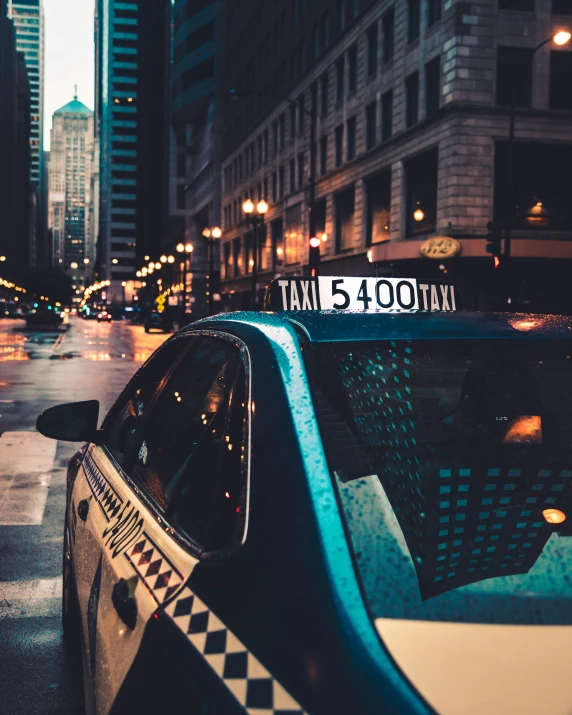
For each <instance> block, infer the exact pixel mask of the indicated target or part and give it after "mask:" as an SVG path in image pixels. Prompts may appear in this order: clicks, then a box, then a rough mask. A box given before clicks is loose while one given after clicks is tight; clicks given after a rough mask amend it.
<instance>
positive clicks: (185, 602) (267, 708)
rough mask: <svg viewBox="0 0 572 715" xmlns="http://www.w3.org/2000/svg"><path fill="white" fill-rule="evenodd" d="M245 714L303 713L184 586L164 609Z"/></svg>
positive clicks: (276, 714)
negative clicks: (222, 682)
mask: <svg viewBox="0 0 572 715" xmlns="http://www.w3.org/2000/svg"><path fill="white" fill-rule="evenodd" d="M165 613H167V614H168V615H169V616H170V617H171V618H172V619H173V620H174V622H175V623H176V624H177V626H178V627H179V628H180V629H181V630H182V631H183V633H185V634H186V636H187V638H188V639H189V640H190V641H191V643H192V644H193V645H194V646H195V648H196V649H197V650H198V651H199V653H200V654H201V655H202V656H203V658H204V659H205V660H206V661H207V663H208V664H209V665H210V666H211V668H212V669H213V670H214V671H215V673H216V674H217V675H218V677H219V678H221V679H222V680H223V681H224V684H225V685H226V687H227V688H228V689H229V690H230V691H231V693H232V694H233V695H234V697H235V698H236V699H237V700H238V702H239V703H240V704H241V705H242V706H243V707H244V709H245V711H246V712H247V713H249V715H305V713H304V710H303V709H302V708H301V707H300V705H298V703H297V702H296V701H295V700H294V699H293V698H292V697H291V696H290V695H289V694H288V693H287V692H286V691H285V690H284V688H283V687H282V686H281V685H280V684H279V683H278V682H277V681H276V680H275V679H274V678H273V677H272V676H271V675H270V673H269V672H268V671H267V670H266V668H265V667H264V666H263V665H262V664H261V663H260V662H259V661H258V660H257V659H256V658H255V657H254V656H253V655H252V653H249V652H248V650H247V649H246V648H245V646H244V645H243V644H242V643H241V642H240V641H239V640H238V638H236V636H234V635H233V634H232V633H231V632H230V631H229V630H228V628H227V627H226V626H225V625H224V623H222V622H221V621H220V620H219V619H218V618H217V617H216V616H215V614H214V613H213V612H212V611H210V610H209V609H208V607H207V606H205V604H204V603H203V602H202V601H201V600H200V599H199V598H198V597H197V596H195V594H194V593H193V592H192V591H191V589H190V588H189V587H188V586H185V588H184V589H183V590H182V591H181V593H180V595H179V596H178V598H176V599H175V600H173V601H172V602H171V603H170V604H169V605H168V606H167V608H166V609H165Z"/></svg>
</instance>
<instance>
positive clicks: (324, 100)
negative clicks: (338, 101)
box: [320, 72, 328, 117]
mask: <svg viewBox="0 0 572 715" xmlns="http://www.w3.org/2000/svg"><path fill="white" fill-rule="evenodd" d="M320 111H321V113H322V116H323V117H325V116H326V114H327V113H328V73H327V72H324V73H323V74H322V75H321V76H320Z"/></svg>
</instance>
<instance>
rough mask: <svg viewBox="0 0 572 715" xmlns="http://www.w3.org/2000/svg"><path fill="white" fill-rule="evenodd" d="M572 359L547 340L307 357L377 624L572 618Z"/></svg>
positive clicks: (397, 344)
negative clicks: (380, 621) (412, 620)
mask: <svg viewBox="0 0 572 715" xmlns="http://www.w3.org/2000/svg"><path fill="white" fill-rule="evenodd" d="M569 351H570V346H569V345H568V343H567V342H565V341H546V340H543V341H542V342H539V341H528V340H527V341H523V340H519V341H502V340H497V341H495V342H494V343H492V341H463V340H455V341H453V340H449V341H405V340H404V341H386V342H376V343H373V344H372V343H367V344H365V343H355V344H349V343H346V344H337V345H331V344H329V345H327V346H325V345H324V344H322V345H320V344H317V345H315V346H312V348H311V349H310V350H309V351H306V363H307V366H308V371H309V376H310V380H311V384H312V390H313V394H314V402H315V404H316V409H317V414H318V420H319V423H320V429H321V431H322V435H323V438H324V443H325V447H326V451H327V456H328V460H329V464H330V468H331V470H332V472H333V473H334V474H335V479H336V482H337V485H338V490H339V494H340V498H341V502H342V504H343V508H344V515H345V519H346V522H347V525H348V528H349V531H350V534H351V541H352V546H353V550H354V555H355V558H356V563H357V566H358V570H359V573H360V575H361V578H362V581H363V585H364V590H365V592H366V594H367V597H368V601H369V604H370V607H371V609H372V611H373V612H374V614H375V615H376V616H380V617H399V618H416V619H424V620H427V619H429V620H432V619H435V620H460V621H469V622H475V621H478V622H492V623H494V622H503V623H544V624H547V623H572V609H571V608H570V601H569V599H570V597H571V594H572V589H571V583H570V575H569V573H568V569H567V564H568V563H570V558H569V557H570V556H572V548H571V544H572V542H570V540H568V539H566V538H565V537H567V536H570V535H572V458H571V457H572V455H571V453H570V450H571V447H572V405H570V402H569V400H568V398H567V395H569V394H570V388H571V387H572V361H571V359H570V357H569V354H570V353H569ZM554 514H556V516H554ZM547 515H549V517H550V518H548V517H547Z"/></svg>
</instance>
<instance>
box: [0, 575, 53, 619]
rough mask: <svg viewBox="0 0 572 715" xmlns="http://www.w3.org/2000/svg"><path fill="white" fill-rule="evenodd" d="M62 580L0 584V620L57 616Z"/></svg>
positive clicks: (41, 579) (42, 579) (51, 579)
mask: <svg viewBox="0 0 572 715" xmlns="http://www.w3.org/2000/svg"><path fill="white" fill-rule="evenodd" d="M61 594H62V579H61V578H37V579H34V580H33V581H3V582H0V620H2V619H5V618H36V617H46V616H57V615H59V614H60V613H61V607H62V595H61Z"/></svg>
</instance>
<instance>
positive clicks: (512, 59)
mask: <svg viewBox="0 0 572 715" xmlns="http://www.w3.org/2000/svg"><path fill="white" fill-rule="evenodd" d="M532 56H533V50H527V49H523V48H521V47H497V96H496V100H497V104H509V105H510V104H514V106H515V107H530V106H531V100H532Z"/></svg>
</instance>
